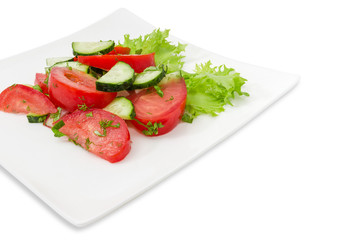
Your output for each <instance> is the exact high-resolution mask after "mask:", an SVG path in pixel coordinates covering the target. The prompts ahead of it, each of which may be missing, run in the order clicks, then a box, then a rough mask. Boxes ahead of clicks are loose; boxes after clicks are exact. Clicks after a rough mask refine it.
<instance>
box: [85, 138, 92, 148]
mask: <svg viewBox="0 0 350 240" xmlns="http://www.w3.org/2000/svg"><path fill="white" fill-rule="evenodd" d="M91 144H92V142H91V141H90V139H89V138H87V139H86V141H85V147H86V150H89V149H90V145H91Z"/></svg>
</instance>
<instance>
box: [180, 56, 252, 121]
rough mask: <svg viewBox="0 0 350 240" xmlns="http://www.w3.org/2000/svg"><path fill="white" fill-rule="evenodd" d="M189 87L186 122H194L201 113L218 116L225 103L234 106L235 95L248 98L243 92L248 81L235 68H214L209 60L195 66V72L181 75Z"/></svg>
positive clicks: (184, 119) (184, 117) (222, 66)
mask: <svg viewBox="0 0 350 240" xmlns="http://www.w3.org/2000/svg"><path fill="white" fill-rule="evenodd" d="M182 73H183V77H184V79H185V81H186V86H187V100H186V108H185V114H184V116H183V118H182V120H183V121H185V122H190V123H191V122H192V121H193V119H194V118H196V117H197V116H199V115H201V114H210V115H212V116H217V114H218V113H220V112H223V111H224V110H225V109H224V106H225V105H226V104H229V105H232V100H233V99H234V98H235V94H238V95H245V96H249V94H248V93H246V92H242V90H241V89H242V86H243V85H244V84H245V82H246V81H247V80H246V79H244V78H242V77H241V76H240V74H239V73H237V72H236V71H235V70H234V69H233V68H228V67H226V66H225V65H221V66H212V63H211V62H210V61H208V62H206V63H204V64H200V65H196V68H195V70H194V73H187V72H182Z"/></svg>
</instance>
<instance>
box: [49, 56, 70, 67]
mask: <svg viewBox="0 0 350 240" xmlns="http://www.w3.org/2000/svg"><path fill="white" fill-rule="evenodd" d="M73 59H74V58H73V57H54V58H46V66H48V67H51V66H53V65H55V64H56V63H60V62H69V61H73Z"/></svg>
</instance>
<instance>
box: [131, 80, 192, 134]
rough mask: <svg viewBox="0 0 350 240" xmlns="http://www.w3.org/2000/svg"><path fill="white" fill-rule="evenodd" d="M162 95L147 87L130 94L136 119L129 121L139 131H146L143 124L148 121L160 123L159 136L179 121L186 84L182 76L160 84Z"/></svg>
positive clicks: (184, 98)
mask: <svg viewBox="0 0 350 240" xmlns="http://www.w3.org/2000/svg"><path fill="white" fill-rule="evenodd" d="M161 90H162V92H163V94H164V95H163V97H160V96H159V95H158V93H157V92H156V91H155V89H154V88H153V87H152V88H148V89H145V90H142V91H140V92H138V93H133V94H131V95H130V96H129V97H128V98H129V99H130V100H131V101H132V103H133V104H134V107H135V112H136V117H135V118H136V119H137V120H138V121H139V122H141V123H142V124H143V125H142V124H140V123H139V122H138V121H137V120H133V121H131V122H132V123H133V125H134V126H135V127H136V128H137V129H139V130H140V131H144V130H146V131H147V128H146V127H145V126H144V125H147V124H148V123H149V122H151V123H152V124H154V123H157V124H159V123H161V124H162V125H163V127H161V128H158V134H153V135H152V136H155V135H157V136H159V135H162V134H165V133H168V132H169V131H171V130H172V129H173V128H175V127H176V125H177V124H178V123H179V121H180V119H181V116H182V114H183V112H184V109H185V104H186V96H187V90H186V84H185V81H184V79H183V78H181V79H172V80H170V81H169V82H168V83H166V84H163V85H161Z"/></svg>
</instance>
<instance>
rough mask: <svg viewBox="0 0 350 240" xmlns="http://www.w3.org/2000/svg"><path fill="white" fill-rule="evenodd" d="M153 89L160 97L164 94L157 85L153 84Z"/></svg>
mask: <svg viewBox="0 0 350 240" xmlns="http://www.w3.org/2000/svg"><path fill="white" fill-rule="evenodd" d="M153 87H154V89H155V90H156V91H157V94H158V95H159V96H160V97H163V96H164V93H163V91H162V90H161V88H160V87H159V86H157V85H155V86H153Z"/></svg>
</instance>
